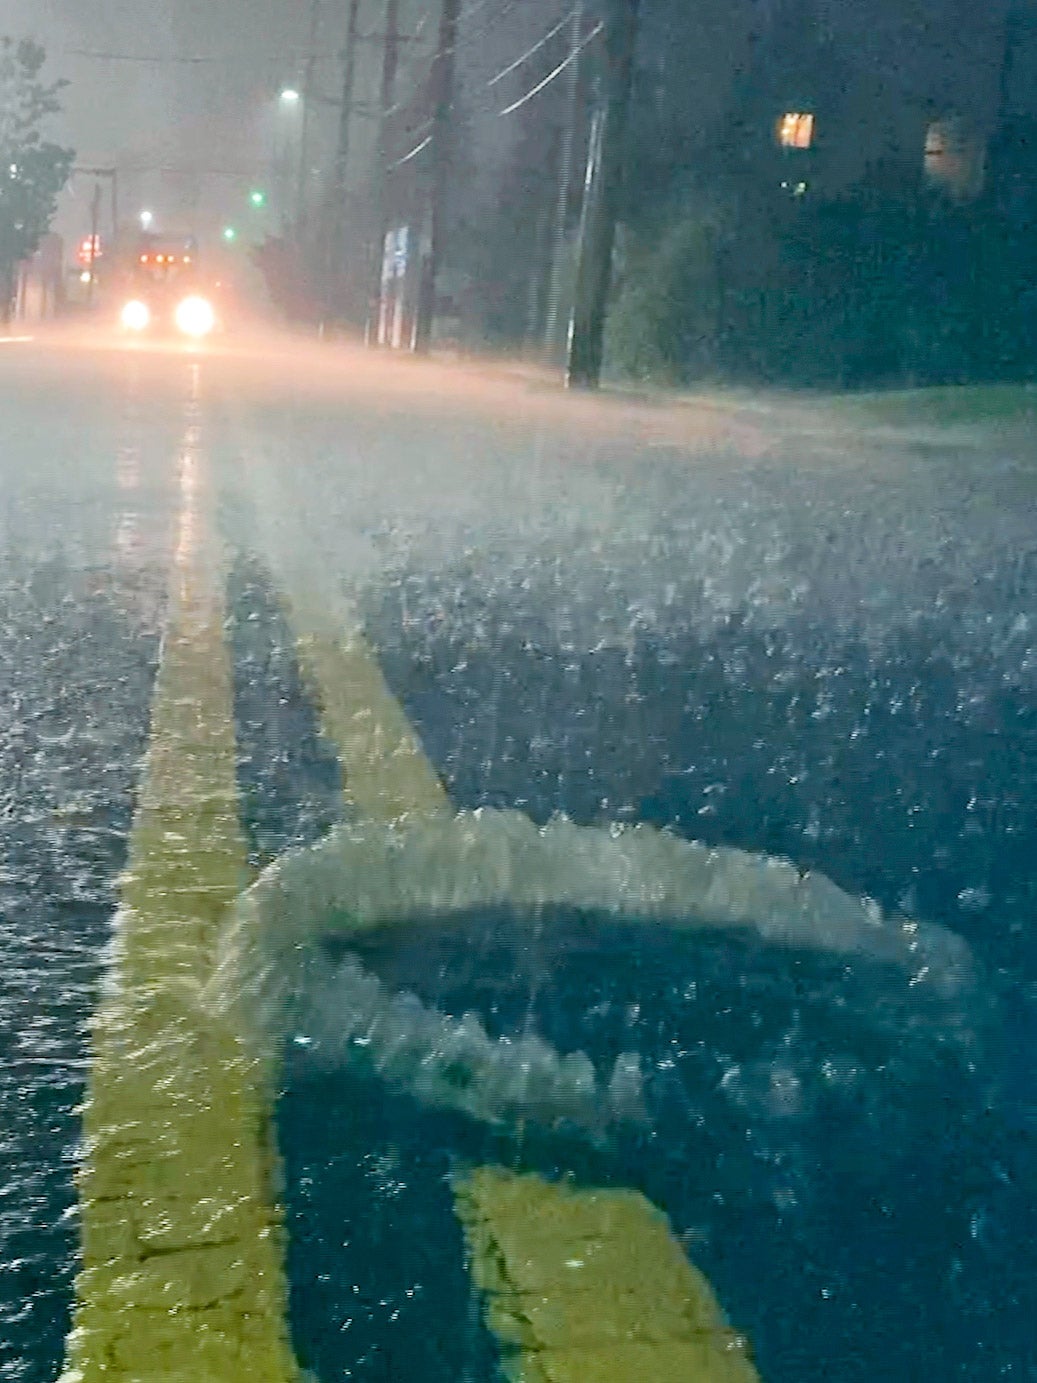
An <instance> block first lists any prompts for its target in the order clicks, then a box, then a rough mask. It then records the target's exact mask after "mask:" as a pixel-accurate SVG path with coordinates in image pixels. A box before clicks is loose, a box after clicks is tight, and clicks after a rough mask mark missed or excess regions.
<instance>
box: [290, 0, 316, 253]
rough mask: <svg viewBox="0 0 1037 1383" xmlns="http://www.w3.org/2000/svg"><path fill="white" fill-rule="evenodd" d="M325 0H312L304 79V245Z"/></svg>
mask: <svg viewBox="0 0 1037 1383" xmlns="http://www.w3.org/2000/svg"><path fill="white" fill-rule="evenodd" d="M321 4H322V0H311V5H310V41H309V48H308V49H307V50H306V69H305V72H304V74H303V83H302V101H303V105H302V129H301V130H300V132H299V178H298V185H297V186H296V189H295V243H296V245H299V246H301V245H302V242H303V235H304V232H305V228H306V211H307V204H308V200H309V198H308V195H307V194H308V192H309V179H310V166H309V165H310V126H311V124H312V121H313V103H314V101H315V99H316V95H317V86H316V72H317V40H318V39H319V38H320V20H321Z"/></svg>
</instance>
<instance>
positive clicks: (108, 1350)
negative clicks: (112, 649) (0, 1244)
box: [63, 374, 299, 1383]
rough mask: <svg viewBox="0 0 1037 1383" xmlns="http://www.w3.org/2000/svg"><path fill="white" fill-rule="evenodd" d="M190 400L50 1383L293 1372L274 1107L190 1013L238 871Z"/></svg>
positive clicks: (202, 472)
mask: <svg viewBox="0 0 1037 1383" xmlns="http://www.w3.org/2000/svg"><path fill="white" fill-rule="evenodd" d="M194 386H195V401H194V402H193V403H192V410H191V411H192V415H193V416H192V417H191V419H190V426H189V430H188V435H187V439H186V441H185V445H184V448H183V451H182V454H181V457H180V491H181V501H182V502H181V512H180V527H179V544H178V548H177V553H176V560H175V564H174V569H173V579H172V587H173V589H172V591H171V610H170V616H169V623H168V627H167V629H166V634H165V639H164V642H163V648H162V658H161V665H160V668H159V673H158V679H157V683H156V688H155V693H154V702H153V706H152V715H151V732H150V741H149V748H148V754H147V759H146V763H145V768H144V775H143V782H142V786H141V791H140V799H139V805H138V810H137V814H136V817H135V820H134V824H133V828H132V832H131V837H130V848H129V861H128V866H127V870H126V873H125V876H124V878H123V880H122V886H121V907H120V911H119V914H118V918H117V924H116V938H115V946H114V960H113V970H112V974H111V976H110V980H109V986H108V992H107V994H106V996H105V998H104V1000H103V1002H102V1004H101V1007H100V1011H99V1012H98V1014H97V1016H96V1019H95V1022H94V1025H93V1033H92V1037H93V1064H92V1071H91V1077H90V1083H89V1091H88V1098H87V1103H86V1107H85V1111H84V1135H85V1149H86V1153H85V1159H84V1166H83V1170H82V1173H81V1177H80V1203H81V1210H82V1246H83V1262H82V1270H81V1272H80V1274H79V1276H78V1278H77V1281H76V1304H75V1313H74V1322H73V1330H72V1332H71V1334H70V1336H69V1341H68V1354H67V1366H66V1370H65V1373H64V1374H63V1380H64V1383H94V1380H98V1381H99V1383H100V1380H105V1381H106V1383H110V1381H111V1380H125V1383H235V1380H242V1383H244V1380H248V1383H289V1380H295V1379H297V1378H298V1377H299V1371H298V1368H297V1366H296V1364H295V1361H294V1359H293V1357H292V1353H291V1349H290V1347H289V1343H288V1338H287V1325H286V1321H287V1306H286V1304H287V1289H286V1283H285V1279H284V1270H283V1255H282V1230H281V1217H280V1214H279V1212H278V1210H277V1209H276V1208H275V1206H274V1204H273V1200H272V1197H271V1191H272V1186H273V1183H274V1173H275V1161H274V1155H273V1152H272V1148H271V1144H270V1142H269V1136H268V1129H269V1120H268V1113H269V1111H268V1110H267V1108H266V1107H265V1103H264V1099H263V1095H262V1092H261V1091H260V1089H259V1088H257V1086H256V1084H255V1077H254V1068H253V1066H252V1065H251V1063H249V1062H248V1061H246V1060H245V1059H244V1058H243V1052H242V1047H241V1044H240V1043H239V1042H238V1040H237V1038H236V1035H235V1034H234V1032H232V1031H231V1030H230V1028H229V1027H225V1026H222V1027H221V1026H220V1025H218V1024H214V1023H213V1021H212V1020H211V1018H209V1017H208V1016H206V1017H205V1018H204V1019H203V1018H202V1017H201V1015H200V1012H199V1009H198V1006H197V995H198V992H199V989H200V987H201V985H202V984H203V983H204V982H205V980H206V979H207V978H208V976H209V972H210V968H211V964H212V956H213V951H214V947H215V941H216V935H217V931H218V928H219V926H220V923H221V921H222V918H223V915H224V912H225V910H226V908H227V906H228V904H229V903H230V902H231V901H232V900H233V899H234V898H235V897H236V895H237V893H238V892H239V890H240V889H241V887H242V886H243V884H244V882H245V878H246V853H245V842H244V839H243V836H242V830H241V825H240V821H239V815H238V793H237V783H236V776H235V737H234V722H233V703H232V686H231V666H230V659H229V655H228V651H227V647H226V643H225V639H224V628H223V626H224V608H223V571H222V564H221V563H220V561H219V558H218V553H217V550H216V543H215V539H214V534H213V532H212V525H211V508H212V494H211V486H210V481H209V477H208V474H207V467H206V456H205V452H204V449H203V447H202V445H201V442H200V438H199V432H198V420H197V402H196V394H197V374H195V376H194Z"/></svg>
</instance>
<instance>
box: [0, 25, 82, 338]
mask: <svg viewBox="0 0 1037 1383" xmlns="http://www.w3.org/2000/svg"><path fill="white" fill-rule="evenodd" d="M45 60H46V54H45V52H44V50H43V49H42V48H41V47H40V46H39V44H37V43H33V42H31V41H29V40H22V41H20V42H15V40H13V39H10V38H2V39H0V317H6V316H8V315H9V312H10V305H11V300H12V298H13V296H14V291H13V290H14V274H15V269H16V267H17V265H18V264H19V263H20V262H21V261H22V260H23V259H27V258H28V257H29V256H30V255H32V254H34V253H35V251H36V249H37V247H38V246H39V243H40V241H41V240H42V239H43V237H44V235H45V234H46V233H47V229H48V227H49V226H50V223H51V221H52V219H53V217H54V212H55V209H56V206H57V199H58V194H59V193H60V192H61V189H62V188H63V187H64V186H65V184H66V182H67V181H68V177H69V174H70V172H71V170H72V160H73V158H74V154H73V151H72V150H71V149H64V148H62V147H61V146H60V145H58V144H54V143H52V142H51V141H49V140H47V139H45V138H44V136H43V130H44V126H45V124H46V122H47V120H48V119H49V118H50V117H51V116H52V115H56V114H57V113H58V111H60V109H61V102H60V99H59V98H60V93H61V91H62V89H63V88H64V87H65V86H66V85H67V83H65V82H63V81H57V82H49V83H48V82H46V81H45V80H43V79H42V78H41V73H42V71H43V64H44V62H45Z"/></svg>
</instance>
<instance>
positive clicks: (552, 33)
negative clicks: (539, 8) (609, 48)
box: [486, 10, 576, 86]
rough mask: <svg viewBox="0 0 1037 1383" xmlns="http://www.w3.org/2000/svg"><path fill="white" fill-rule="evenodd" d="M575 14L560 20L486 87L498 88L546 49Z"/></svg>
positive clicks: (502, 69)
mask: <svg viewBox="0 0 1037 1383" xmlns="http://www.w3.org/2000/svg"><path fill="white" fill-rule="evenodd" d="M575 13H576V11H575V10H572V11H571V12H570V13H569V14H567V15H566V16H565V18H564V19H560V20H559V21H558V23H557V24H555V25H553V27H552V28H550V29H548V31H547V33H546V34H544V36H543V38H540V39H538V40H537V42H536V43H534V44H533V46H532V48H527V49H526V51H525V52H524V53H523V54H522V55H521V57H517V58H516V59H515V61H514V62H509V63H508V65H507V67H502V68H501V70H500V71H499V72H498V73H497V75H496V76H495V77H491V78H490V80H489V81H488V82H487V83H486V85H487V86H496V85H497V84H498V83H499V82H502V81H503V80H504V78H505V77H510V76H511V74H512V72H515V71H517V70H518V69H519V68H520V67H522V66H523V64H524V63H527V62H528V61H529V60H530V58H532V57H535V56H536V55H537V53H539V52H540V50H541V48H546V46H547V45H548V44H549V43H550V42H551V40H552V39H553V38H555V37H556V36H557V35H558V34H560V33H561V32H562V30H563V29H564V28H565V26H566V25H567V24H571V23H572V20H573V15H574V14H575Z"/></svg>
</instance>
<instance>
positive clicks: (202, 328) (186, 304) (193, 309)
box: [176, 297, 216, 340]
mask: <svg viewBox="0 0 1037 1383" xmlns="http://www.w3.org/2000/svg"><path fill="white" fill-rule="evenodd" d="M176 325H177V330H178V331H182V332H183V333H184V335H185V336H193V337H195V339H196V340H197V339H199V338H200V337H202V336H208V335H209V334H210V332H211V331H212V330H213V329H214V328H215V326H216V313H215V312H214V311H213V307H212V303H211V302H209V301H208V300H207V299H206V298H198V297H191V298H185V299H184V300H183V302H182V303H180V305H179V306H178V307H177V310H176Z"/></svg>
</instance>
